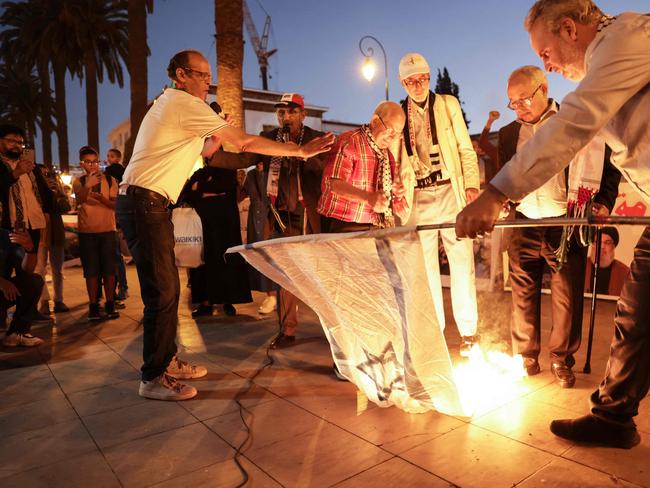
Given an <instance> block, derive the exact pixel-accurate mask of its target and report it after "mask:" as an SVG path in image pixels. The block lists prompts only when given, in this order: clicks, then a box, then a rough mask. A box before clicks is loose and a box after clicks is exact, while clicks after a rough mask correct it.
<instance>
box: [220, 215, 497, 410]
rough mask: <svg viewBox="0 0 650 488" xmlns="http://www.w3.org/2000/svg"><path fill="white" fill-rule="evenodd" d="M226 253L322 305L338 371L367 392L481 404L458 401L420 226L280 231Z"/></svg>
mask: <svg viewBox="0 0 650 488" xmlns="http://www.w3.org/2000/svg"><path fill="white" fill-rule="evenodd" d="M228 252H239V253H241V254H242V256H244V258H245V259H246V260H247V261H248V262H249V263H250V264H251V265H252V266H254V267H255V268H257V269H258V270H259V271H260V272H262V273H263V274H265V275H266V276H267V277H269V278H270V279H271V280H273V281H275V282H276V283H278V284H279V285H280V286H281V287H283V288H285V289H286V290H288V291H289V292H290V293H293V294H294V295H295V296H297V297H298V298H299V299H300V300H302V301H303V302H304V303H306V304H307V305H308V306H309V307H311V308H312V309H313V310H314V312H316V314H317V315H318V317H319V319H320V321H321V324H322V326H323V329H324V331H325V335H326V337H327V339H328V341H329V343H330V347H331V350H332V356H333V357H334V361H335V363H336V365H337V367H338V369H339V371H340V372H341V374H342V375H343V376H345V377H346V378H348V379H349V380H350V381H352V382H353V383H354V384H355V385H357V386H358V387H359V389H360V390H361V391H362V392H363V393H364V394H365V395H366V396H367V397H368V398H369V399H370V400H372V401H373V402H375V403H377V404H378V405H379V406H383V407H388V406H391V405H395V406H397V407H399V408H401V409H403V410H406V411H408V412H423V411H427V410H431V409H436V410H438V411H439V412H442V413H445V414H449V415H465V416H468V415H471V413H472V410H473V409H474V406H475V405H473V402H472V401H468V400H467V398H463V401H461V397H466V395H464V394H462V391H461V390H462V388H461V389H460V390H459V387H458V386H457V381H459V378H460V379H461V380H462V378H463V377H464V376H466V374H465V375H462V374H461V375H460V376H458V377H457V375H458V373H455V372H454V369H453V367H452V363H451V360H450V357H449V352H448V350H447V345H446V342H445V338H444V335H443V333H442V330H441V327H440V325H439V324H438V320H437V318H436V313H435V308H434V305H433V301H432V297H431V291H430V289H429V284H428V281H427V273H426V272H425V264H424V256H423V253H422V247H421V244H420V240H419V233H418V232H417V231H416V229H415V227H400V228H394V229H385V230H376V231H370V232H357V233H350V234H319V235H308V236H299V237H290V238H283V239H274V240H270V241H264V242H258V243H255V244H252V245H247V246H238V247H235V248H231V249H229V250H228ZM481 354H482V353H480V350H479V355H481ZM474 356H476V354H475V355H474ZM471 361H475V362H476V363H477V364H478V363H480V364H479V367H483V366H484V365H485V363H486V361H484V360H483V359H479V358H478V357H474V359H470V363H471Z"/></svg>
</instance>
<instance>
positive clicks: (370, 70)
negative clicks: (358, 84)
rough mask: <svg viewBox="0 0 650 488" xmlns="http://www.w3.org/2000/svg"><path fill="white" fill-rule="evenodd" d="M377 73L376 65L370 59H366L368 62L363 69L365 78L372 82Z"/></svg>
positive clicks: (364, 63)
mask: <svg viewBox="0 0 650 488" xmlns="http://www.w3.org/2000/svg"><path fill="white" fill-rule="evenodd" d="M376 71H377V68H376V66H375V63H373V62H372V59H371V58H369V57H368V58H366V60H365V61H364V62H363V66H362V67H361V72H362V73H363V77H364V78H365V79H366V80H368V81H372V79H373V78H374V77H375V72H376Z"/></svg>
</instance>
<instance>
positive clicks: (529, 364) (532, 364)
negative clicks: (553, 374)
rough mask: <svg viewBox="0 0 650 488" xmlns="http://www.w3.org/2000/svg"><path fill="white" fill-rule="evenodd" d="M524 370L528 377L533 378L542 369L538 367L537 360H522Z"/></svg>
mask: <svg viewBox="0 0 650 488" xmlns="http://www.w3.org/2000/svg"><path fill="white" fill-rule="evenodd" d="M524 368H525V369H526V374H527V375H528V376H535V375H536V374H539V372H540V371H541V370H542V368H540V367H539V361H538V360H537V358H524Z"/></svg>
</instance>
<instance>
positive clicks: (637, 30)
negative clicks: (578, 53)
mask: <svg viewBox="0 0 650 488" xmlns="http://www.w3.org/2000/svg"><path fill="white" fill-rule="evenodd" d="M585 63H586V75H585V77H584V79H583V80H582V81H581V82H580V84H579V85H578V87H577V88H576V90H575V91H574V92H572V93H569V94H568V95H567V96H566V98H565V99H564V100H563V101H562V103H561V105H560V110H559V112H558V113H557V115H554V116H553V117H551V118H550V120H549V121H548V122H547V123H546V124H545V125H544V127H542V128H541V129H540V130H539V132H537V133H536V134H535V136H534V137H533V138H532V139H530V141H528V144H526V146H524V147H523V148H522V149H521V151H518V152H517V154H516V155H515V156H514V157H513V158H512V159H511V160H510V161H509V162H508V163H507V164H506V165H505V166H504V167H503V168H502V169H501V171H500V172H499V173H498V174H497V175H496V176H495V177H494V178H493V179H492V181H491V183H492V185H494V186H495V187H496V188H497V189H499V190H500V191H501V192H503V193H504V194H505V195H506V196H507V197H508V198H510V199H511V200H514V201H518V200H521V199H522V198H523V197H524V196H525V195H526V194H528V193H530V192H531V191H533V190H534V189H536V188H538V187H540V186H541V185H542V184H543V183H544V182H545V181H547V180H548V179H549V178H550V177H551V176H553V175H554V174H556V173H558V172H560V171H562V169H563V168H564V167H565V166H566V165H567V164H568V163H569V161H571V160H572V159H573V157H574V156H575V154H576V153H577V152H578V151H579V150H580V149H581V148H582V147H584V146H585V145H586V144H587V143H588V142H589V141H591V139H592V138H593V137H594V136H595V135H596V134H598V133H599V131H601V130H602V133H601V134H602V135H603V137H604V138H605V140H606V142H607V144H608V145H609V146H610V147H611V148H612V162H613V163H614V164H615V165H616V166H617V167H618V169H619V170H620V171H621V173H622V174H623V176H624V177H625V178H626V179H627V180H628V182H630V184H631V185H632V186H634V187H635V189H636V190H637V191H638V192H639V193H640V194H641V195H642V196H643V198H644V199H645V200H646V201H648V202H650V14H638V13H633V12H627V13H623V14H621V15H619V16H618V17H617V18H616V20H615V21H614V22H613V23H612V24H611V25H609V26H608V27H606V28H604V29H603V30H602V31H601V32H599V33H598V34H597V35H596V37H595V39H594V40H593V41H592V42H591V44H590V45H589V47H588V48H587V52H586V54H585Z"/></svg>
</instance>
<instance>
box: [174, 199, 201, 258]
mask: <svg viewBox="0 0 650 488" xmlns="http://www.w3.org/2000/svg"><path fill="white" fill-rule="evenodd" d="M172 224H173V226H174V255H175V257H176V266H179V267H185V268H197V267H199V266H201V265H202V264H203V263H204V261H203V226H202V225H201V218H200V217H199V214H198V213H196V210H194V209H193V208H191V207H178V208H175V209H174V210H173V211H172Z"/></svg>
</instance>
